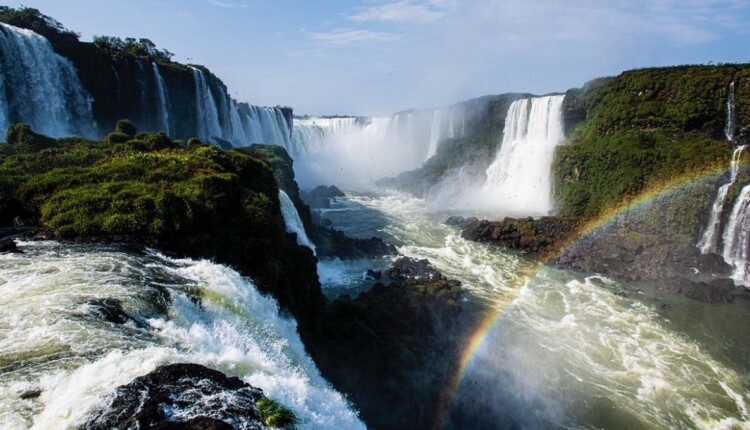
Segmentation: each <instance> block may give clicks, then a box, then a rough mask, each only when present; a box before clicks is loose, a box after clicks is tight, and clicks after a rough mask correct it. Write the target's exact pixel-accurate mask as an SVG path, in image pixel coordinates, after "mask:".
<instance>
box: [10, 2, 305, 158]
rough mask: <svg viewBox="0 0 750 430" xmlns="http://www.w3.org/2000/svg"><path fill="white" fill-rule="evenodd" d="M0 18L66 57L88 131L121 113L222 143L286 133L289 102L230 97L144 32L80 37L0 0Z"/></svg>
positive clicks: (281, 140) (102, 130)
mask: <svg viewBox="0 0 750 430" xmlns="http://www.w3.org/2000/svg"><path fill="white" fill-rule="evenodd" d="M0 22H4V23H7V24H10V25H13V26H15V27H19V28H24V29H29V30H32V31H34V32H36V33H38V34H40V35H42V36H44V37H45V38H47V40H48V41H49V42H50V44H51V45H52V48H53V49H54V51H55V52H57V53H58V54H59V55H61V56H63V57H65V58H67V59H69V60H70V61H71V62H72V63H73V65H74V66H75V69H76V71H77V73H78V78H79V80H80V82H81V84H82V85H83V87H84V88H85V89H86V90H87V91H88V93H89V94H90V96H91V97H92V100H93V103H92V111H93V119H94V121H95V123H96V130H95V132H94V134H93V135H91V136H88V137H97V138H101V137H103V136H104V135H105V134H106V133H107V132H109V131H110V130H112V129H113V128H114V125H115V123H116V121H118V120H119V119H122V118H129V119H130V120H132V121H133V122H134V123H135V124H136V126H137V127H138V128H139V129H141V130H149V131H165V132H166V133H167V134H168V135H169V136H171V137H173V138H176V139H183V140H187V139H188V138H190V137H198V138H201V139H203V140H204V141H211V142H213V143H217V144H220V145H224V146H246V145H249V144H252V143H274V144H281V145H283V144H286V143H288V141H289V139H291V129H292V110H291V108H260V107H256V106H250V105H248V104H245V103H237V102H236V101H234V100H232V99H231V97H230V96H229V93H228V91H227V87H226V85H224V83H223V82H222V81H221V80H220V79H219V78H218V77H216V76H215V75H214V74H213V73H211V71H209V70H208V69H207V68H205V67H203V66H196V65H183V64H179V63H176V62H173V61H171V59H170V57H171V54H169V53H168V52H166V51H160V50H158V49H156V47H155V46H153V44H152V43H151V42H150V41H148V40H147V39H139V40H137V41H136V40H135V39H133V40H131V41H128V40H126V41H122V40H117V39H115V38H106V37H104V38H100V39H98V40H97V41H95V42H93V43H90V42H81V41H80V40H79V39H78V36H77V35H76V34H75V33H73V32H71V31H68V30H65V29H64V28H63V27H62V25H60V24H59V23H57V22H56V21H54V20H53V19H51V18H49V17H47V16H45V15H43V14H41V13H40V12H39V11H37V10H35V9H31V8H26V9H23V8H22V9H17V10H16V9H12V8H8V7H3V8H2V9H0ZM21 102H22V101H19V103H21ZM18 121H19V122H23V121H24V119H23V118H21V119H20V120H18ZM27 121H28V120H27ZM270 140H274V141H270Z"/></svg>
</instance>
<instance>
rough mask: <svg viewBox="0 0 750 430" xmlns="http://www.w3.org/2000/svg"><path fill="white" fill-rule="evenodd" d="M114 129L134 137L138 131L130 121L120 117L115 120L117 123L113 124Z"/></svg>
mask: <svg viewBox="0 0 750 430" xmlns="http://www.w3.org/2000/svg"><path fill="white" fill-rule="evenodd" d="M115 131H116V132H118V133H123V134H127V135H128V136H130V137H135V134H136V133H137V132H138V130H137V129H136V127H135V124H133V123H132V122H130V120H129V119H121V120H119V121H117V125H115Z"/></svg>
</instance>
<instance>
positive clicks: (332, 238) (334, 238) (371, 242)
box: [313, 227, 398, 260]
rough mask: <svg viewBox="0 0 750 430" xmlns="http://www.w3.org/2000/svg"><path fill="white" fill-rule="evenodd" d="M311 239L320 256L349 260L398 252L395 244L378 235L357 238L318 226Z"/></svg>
mask: <svg viewBox="0 0 750 430" xmlns="http://www.w3.org/2000/svg"><path fill="white" fill-rule="evenodd" d="M313 240H314V241H315V245H316V246H317V251H318V257H320V258H339V259H342V260H351V259H358V258H379V257H383V256H386V255H397V254H398V250H397V249H396V247H395V246H393V245H391V244H389V243H387V242H385V241H384V240H383V239H380V238H378V237H371V238H369V239H358V238H353V237H349V236H347V235H345V234H344V233H343V232H341V231H339V230H336V229H332V228H324V227H318V228H317V229H316V230H315V232H314V238H313Z"/></svg>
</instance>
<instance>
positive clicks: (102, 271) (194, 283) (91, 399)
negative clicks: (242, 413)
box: [0, 243, 364, 429]
mask: <svg viewBox="0 0 750 430" xmlns="http://www.w3.org/2000/svg"><path fill="white" fill-rule="evenodd" d="M21 246H22V248H23V250H24V251H25V254H6V255H2V256H0V261H1V262H2V264H0V278H1V279H3V280H4V281H5V283H4V285H3V288H4V289H7V292H8V293H7V294H4V295H3V296H2V297H1V298H0V331H1V332H2V333H3V336H2V337H0V366H1V367H0V427H2V428H8V429H23V428H39V429H48V428H73V427H75V426H78V425H80V424H81V423H82V422H84V421H85V420H86V417H87V414H88V413H90V412H91V411H92V410H93V409H96V408H99V407H103V406H105V405H106V404H107V402H108V401H109V399H110V398H111V397H110V396H111V395H112V393H113V391H114V389H115V388H116V387H117V386H119V385H122V384H126V383H128V382H130V381H131V380H132V379H134V378H135V377H137V376H140V375H143V374H146V373H148V372H150V371H152V370H153V369H155V368H156V367H157V366H159V365H161V364H167V363H174V362H193V363H198V364H203V365H205V366H208V367H211V368H215V369H218V370H220V371H223V372H225V373H227V374H230V375H236V376H239V377H241V378H242V379H243V380H245V381H247V382H249V383H251V384H253V385H255V386H257V387H259V388H262V389H263V390H264V391H265V393H266V394H267V395H268V396H269V397H271V398H273V399H275V400H278V401H280V402H281V403H283V404H285V405H287V406H289V407H291V408H292V409H294V410H295V412H297V414H298V415H299V416H300V418H301V419H302V427H303V428H316V429H317V428H330V429H338V428H364V426H363V425H362V423H361V422H360V421H359V420H358V418H357V416H356V414H355V413H354V412H353V411H352V409H351V407H350V406H349V405H348V404H347V402H346V400H345V399H344V398H343V397H342V396H341V395H340V394H339V393H337V392H336V391H334V390H333V389H332V388H331V387H330V386H329V385H328V383H327V382H326V381H325V380H323V378H322V377H321V376H320V374H319V372H318V370H317V369H316V367H315V365H314V363H313V362H312V360H311V358H310V357H309V356H308V355H307V354H306V353H305V350H304V346H303V344H302V342H301V341H300V339H299V336H298V334H297V332H296V324H295V322H294V321H293V320H290V319H286V318H283V317H281V316H280V315H279V313H278V306H277V304H276V302H275V301H274V300H272V299H271V298H269V297H266V296H263V295H261V294H259V293H258V291H257V290H256V289H255V287H254V286H253V284H252V283H251V282H249V281H248V280H246V279H244V278H242V277H241V276H239V275H238V274H237V273H236V272H234V271H233V270H231V269H229V268H227V267H224V266H221V265H218V264H214V263H210V262H207V261H193V260H189V259H186V260H173V259H168V258H166V257H163V256H161V255H157V254H154V255H151V256H134V255H131V254H127V253H124V252H121V251H119V250H117V249H112V248H104V247H79V246H76V247H71V246H63V245H59V244H56V243H22V244H21ZM164 292H167V293H168V295H169V296H171V297H172V301H171V302H170V304H169V306H168V313H167V314H166V315H165V314H162V313H160V312H159V310H158V306H154V305H153V303H154V301H155V300H156V298H155V296H156V297H160V296H161V297H163V293H164ZM196 292H198V293H199V294H200V297H201V302H202V303H201V305H197V304H196V303H194V302H193V301H191V300H190V299H189V296H190V295H192V294H195V293H196ZM97 298H98V299H103V298H116V299H119V300H121V301H122V303H123V308H124V309H125V310H126V311H127V312H128V313H129V314H130V315H134V316H136V317H138V318H140V319H141V320H142V321H144V322H145V324H144V326H143V327H139V326H137V325H135V324H132V323H129V324H125V325H114V324H110V323H106V322H103V321H101V320H99V319H98V318H95V317H93V316H91V315H90V314H89V313H88V312H87V309H86V305H85V303H86V302H87V301H90V300H91V299H97ZM35 390H39V391H40V392H41V394H40V396H39V397H38V398H33V396H32V397H31V398H29V396H24V394H25V393H28V392H31V391H35ZM23 397H27V398H26V399H24V398H23ZM198 412H199V411H196V412H195V413H198Z"/></svg>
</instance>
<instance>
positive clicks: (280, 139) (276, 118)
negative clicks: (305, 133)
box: [244, 106, 291, 151]
mask: <svg viewBox="0 0 750 430" xmlns="http://www.w3.org/2000/svg"><path fill="white" fill-rule="evenodd" d="M244 121H245V124H246V125H245V129H246V130H247V131H246V137H245V140H246V142H247V143H248V144H252V143H267V144H272V145H280V146H283V147H284V148H286V149H287V151H289V150H290V148H291V146H290V140H291V131H290V130H289V124H288V123H287V121H286V118H284V114H283V113H282V111H281V109H279V108H268V107H261V106H249V107H248V110H247V113H246V115H245V116H244Z"/></svg>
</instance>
